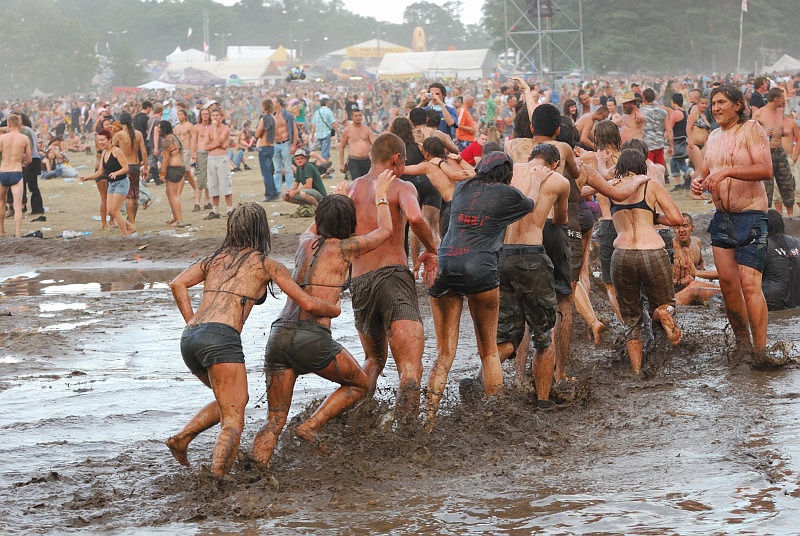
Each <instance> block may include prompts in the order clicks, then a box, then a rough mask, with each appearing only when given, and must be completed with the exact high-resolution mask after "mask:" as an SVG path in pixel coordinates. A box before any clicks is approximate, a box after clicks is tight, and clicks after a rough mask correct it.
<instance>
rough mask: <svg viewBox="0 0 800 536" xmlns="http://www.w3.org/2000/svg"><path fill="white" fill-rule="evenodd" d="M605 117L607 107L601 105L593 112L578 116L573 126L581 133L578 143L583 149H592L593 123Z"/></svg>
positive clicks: (606, 115)
mask: <svg viewBox="0 0 800 536" xmlns="http://www.w3.org/2000/svg"><path fill="white" fill-rule="evenodd" d="M605 119H608V108H606V107H605V106H601V107H599V108H598V109H597V110H595V111H594V112H593V113H590V114H586V115H582V116H580V117H579V118H578V120H577V121H576V122H575V128H576V129H578V133H579V134H580V135H581V141H580V143H581V145H583V147H584V149H588V150H590V151H594V149H595V145H594V125H595V124H596V123H597V122H598V121H603V120H605Z"/></svg>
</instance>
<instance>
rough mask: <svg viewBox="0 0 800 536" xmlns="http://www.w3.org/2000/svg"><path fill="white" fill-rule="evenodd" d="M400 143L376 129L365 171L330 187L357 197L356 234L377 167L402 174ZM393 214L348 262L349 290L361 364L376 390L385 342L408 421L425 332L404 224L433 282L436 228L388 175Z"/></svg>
mask: <svg viewBox="0 0 800 536" xmlns="http://www.w3.org/2000/svg"><path fill="white" fill-rule="evenodd" d="M405 152H406V149H405V144H404V143H403V141H402V140H401V139H400V138H399V137H397V136H396V135H394V134H391V133H387V134H381V135H380V136H378V137H377V138H376V139H375V142H374V143H373V144H372V149H371V150H370V160H371V162H372V166H371V167H370V170H369V173H367V174H366V175H364V176H363V177H361V178H358V179H356V180H355V181H354V182H353V183H352V184H349V185H347V186H345V185H344V184H341V185H339V186H338V187H337V188H336V190H335V193H344V190H345V188H346V190H347V193H348V195H349V196H350V197H352V198H353V200H354V201H355V204H356V218H357V220H356V221H357V222H358V223H357V226H356V234H359V235H363V234H368V233H370V232H372V231H373V230H374V229H376V228H377V226H378V224H377V207H376V201H375V183H376V181H377V180H378V177H379V176H380V174H381V173H382V172H383V171H385V170H391V171H392V172H393V173H394V174H395V175H396V176H398V177H399V176H401V175H403V173H404V168H405ZM383 202H388V203H389V208H390V210H391V213H392V229H393V231H392V236H391V238H389V239H388V240H386V241H385V242H384V243H383V244H382V245H381V246H380V247H378V248H376V249H375V250H373V251H371V252H370V253H367V254H366V255H362V256H361V257H358V258H357V259H355V260H354V261H353V265H352V266H353V280H352V282H351V285H350V293H351V295H352V300H353V311H354V314H355V323H356V329H357V330H358V335H359V337H360V338H361V344H362V346H363V348H364V355H365V360H364V365H363V368H364V370H365V372H366V373H367V376H368V377H369V380H370V393H373V392H374V390H375V387H376V385H377V382H378V376H379V375H380V373H381V371H382V370H383V368H384V366H385V365H386V359H387V357H388V348H387V343H388V347H390V348H391V350H392V356H393V357H394V360H395V363H396V365H397V372H398V375H399V376H400V383H399V387H398V390H397V406H396V408H395V421H396V422H398V423H399V424H400V425H413V424H414V423H415V422H416V419H417V415H418V413H419V403H420V381H421V379H422V353H423V351H424V349H425V337H424V333H423V329H422V320H421V317H420V313H419V302H418V299H417V290H416V287H415V284H414V276H413V275H412V274H411V271H410V270H409V269H408V257H407V255H406V251H405V228H406V223H408V224H409V225H410V227H411V230H412V231H413V232H414V234H415V235H417V237H419V239H420V240H421V241H422V245H423V246H424V247H425V253H423V254H422V255H421V256H420V258H419V259H415V261H414V265H415V266H414V268H415V269H416V266H417V263H418V262H422V263H423V264H424V265H425V275H426V280H427V281H428V283H429V284H430V282H432V281H433V276H434V275H435V273H436V266H437V259H436V247H437V244H436V243H435V242H434V238H433V234H432V233H431V229H430V227H429V226H428V224H427V223H426V222H425V219H424V218H423V217H422V213H421V212H420V208H419V203H418V202H417V190H416V188H414V186H413V185H412V184H410V183H408V182H405V181H394V182H392V184H391V186H390V188H389V193H388V195H387V197H386V199H385V200H383V199H379V200H378V201H377V203H383Z"/></svg>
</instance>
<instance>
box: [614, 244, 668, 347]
mask: <svg viewBox="0 0 800 536" xmlns="http://www.w3.org/2000/svg"><path fill="white" fill-rule="evenodd" d="M611 279H612V281H613V283H614V289H615V290H616V291H617V303H618V304H619V312H620V314H621V315H622V322H623V323H624V324H625V326H626V328H627V330H626V332H625V340H626V341H629V340H641V338H642V336H641V327H642V322H643V319H644V316H643V310H644V309H643V304H642V294H643V293H644V295H645V296H646V297H647V303H648V307H649V310H650V313H651V316H652V313H653V311H655V310H656V308H657V307H659V306H661V305H672V306H673V307H674V306H675V287H674V285H673V282H672V264H671V263H670V262H669V255H667V252H666V250H664V249H663V248H661V249H615V250H614V254H613V255H612V256H611Z"/></svg>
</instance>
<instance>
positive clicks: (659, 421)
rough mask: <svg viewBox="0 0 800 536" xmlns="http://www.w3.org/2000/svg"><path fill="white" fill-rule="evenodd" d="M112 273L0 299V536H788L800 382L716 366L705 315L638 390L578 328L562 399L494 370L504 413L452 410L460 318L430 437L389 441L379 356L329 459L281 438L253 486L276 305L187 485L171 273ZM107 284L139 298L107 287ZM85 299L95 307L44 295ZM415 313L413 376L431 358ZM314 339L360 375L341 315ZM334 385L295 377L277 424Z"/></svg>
mask: <svg viewBox="0 0 800 536" xmlns="http://www.w3.org/2000/svg"><path fill="white" fill-rule="evenodd" d="M115 269H116V268H115ZM115 269H109V270H105V269H104V270H92V271H90V272H89V273H87V274H83V275H85V276H86V278H85V279H79V278H78V277H77V275H76V273H75V271H74V270H72V269H71V271H70V272H69V273H67V272H64V273H61V274H59V273H56V272H57V270H52V271H47V272H45V271H42V272H41V274H38V275H35V276H29V279H37V278H38V282H37V283H35V284H34V283H33V282H30V281H29V282H28V283H26V285H27V287H26V289H27V290H26V291H25V292H20V293H17V294H9V293H7V292H6V291H5V290H4V291H3V292H4V293H5V294H6V295H5V297H4V298H3V299H2V301H0V309H4V310H7V311H9V312H10V313H11V314H12V316H11V317H0V322H2V326H3V330H2V333H1V334H0V363H1V364H2V367H0V407H3V408H4V410H5V411H3V412H1V413H0V431H2V437H3V439H4V441H3V442H2V443H0V455H1V456H2V459H3V460H4V463H3V464H0V517H2V518H3V519H6V522H5V523H4V529H3V531H4V532H8V533H15V532H19V533H42V534H44V533H52V534H61V533H65V532H79V533H85V532H87V531H89V532H109V533H125V534H133V533H140V534H174V533H182V534H235V533H239V534H263V533H270V532H272V533H274V532H278V531H280V532H281V533H321V532H326V533H331V534H342V533H354V534H375V533H385V534H464V533H468V534H469V533H508V532H514V533H525V534H531V533H546V534H575V533H581V534H587V533H589V534H621V533H625V534H654V533H659V534H660V533H681V534H692V533H694V534H701V533H702V534H708V533H740V532H741V533H758V534H786V533H792V532H795V531H796V527H797V526H800V461H799V460H800V433H799V430H800V426H798V419H800V411H798V408H800V377H798V375H797V370H796V369H795V368H793V367H790V368H787V369H784V370H778V371H751V370H749V369H748V368H747V367H745V366H740V367H737V368H735V369H730V368H729V367H728V366H727V365H726V363H725V356H724V347H725V344H726V330H725V322H724V321H723V319H722V317H723V312H722V309H721V306H720V305H719V303H714V302H712V304H711V305H709V306H706V307H687V308H684V309H681V312H680V317H679V321H680V324H681V325H682V326H684V327H685V335H684V342H683V343H681V345H680V346H679V347H678V348H677V349H674V350H667V349H666V348H665V346H664V345H663V341H661V343H662V344H661V345H660V346H658V347H657V349H656V350H655V352H654V353H653V354H652V355H650V356H648V357H647V358H646V360H645V374H644V376H643V377H642V378H634V377H632V376H631V375H630V374H629V373H628V367H627V362H626V359H623V357H622V356H621V355H620V353H619V352H618V350H617V349H616V347H615V345H614V339H615V336H616V335H617V334H618V333H619V329H618V326H616V325H612V328H611V329H610V332H609V333H607V334H606V336H605V342H604V343H603V345H601V347H599V348H595V347H594V346H592V345H590V344H589V343H588V342H587V337H586V326H585V325H584V324H583V323H582V322H581V321H580V320H576V325H575V331H574V336H573V350H572V359H571V361H572V362H571V367H570V370H571V373H572V375H574V376H575V378H576V380H575V381H574V382H571V383H570V384H568V385H566V386H564V387H561V388H560V389H559V390H558V392H559V394H560V395H561V397H562V402H561V403H560V404H559V405H557V406H555V407H554V408H551V409H545V410H542V409H537V408H535V407H534V406H533V404H532V403H531V397H530V396H529V395H526V394H517V393H515V392H514V391H513V388H511V387H510V385H511V381H510V380H511V377H512V373H511V372H510V367H509V369H507V371H508V373H507V376H506V378H507V383H506V384H507V386H508V389H507V391H508V397H507V398H506V399H503V400H499V401H495V402H491V403H489V404H488V405H478V406H466V405H464V404H462V403H461V402H460V400H459V398H458V380H459V379H461V378H462V377H464V376H466V375H468V374H470V375H471V374H474V373H475V371H476V370H477V363H478V360H477V356H476V352H475V341H474V335H473V332H472V326H471V320H470V318H469V315H468V313H467V312H466V311H465V313H464V315H463V316H462V324H461V337H460V342H459V350H458V355H457V358H456V362H455V364H454V366H453V370H452V372H451V375H450V381H449V384H448V392H447V394H446V404H445V405H444V407H443V408H442V411H441V415H440V417H439V419H438V421H437V426H436V429H435V430H434V432H433V433H432V434H430V435H418V436H415V437H411V438H406V437H399V436H397V435H396V434H395V433H394V432H392V431H391V426H389V425H387V416H388V414H389V412H390V410H391V407H392V405H393V402H392V397H393V387H394V386H395V385H396V384H397V375H396V370H395V368H394V364H393V362H392V361H391V359H390V360H389V363H388V364H387V368H386V377H384V378H381V380H380V385H379V391H378V393H377V394H376V399H375V401H372V402H370V403H365V404H363V405H362V406H360V407H359V408H357V409H356V410H354V411H352V412H351V413H350V414H348V415H346V416H344V417H342V418H340V419H338V420H337V421H335V422H332V423H331V424H330V426H329V427H328V430H327V431H326V434H327V439H328V445H329V446H330V447H332V448H333V450H334V456H333V457H331V458H325V457H320V456H317V455H316V454H315V453H314V452H313V451H311V450H310V449H309V448H307V447H306V446H305V445H299V444H295V443H294V442H292V440H291V439H290V438H289V437H288V435H289V434H286V433H285V434H284V437H283V439H282V441H281V443H280V446H279V450H278V452H277V453H276V455H275V457H274V460H273V464H272V467H271V468H270V469H267V470H264V469H260V468H257V467H254V466H252V464H251V463H250V462H249V461H248V458H247V456H246V454H245V453H246V452H247V451H248V450H249V448H250V445H251V444H252V438H253V435H254V434H255V433H256V431H257V430H258V429H259V428H260V426H261V425H262V423H263V422H264V418H265V412H266V408H265V404H264V402H263V401H262V400H261V398H262V395H263V394H264V391H265V387H264V378H263V373H262V371H261V365H262V356H263V347H264V344H265V342H266V336H267V334H268V332H269V325H270V323H271V322H272V320H273V319H274V318H275V317H276V315H277V314H278V312H279V311H280V309H281V307H282V304H283V299H282V296H281V295H279V297H280V298H281V299H280V300H275V299H271V298H270V299H269V300H268V301H267V303H266V304H265V305H264V306H261V307H256V308H255V309H254V311H253V314H252V315H251V318H250V319H249V320H248V323H247V325H246V326H245V329H244V333H243V337H242V339H243V344H244V348H245V355H246V356H247V367H248V381H249V386H250V403H249V404H248V407H247V418H246V422H245V431H244V434H243V438H242V450H243V452H244V453H243V454H242V455H241V456H240V459H239V460H238V461H237V463H236V465H235V466H234V470H233V473H232V475H231V476H230V477H228V478H226V479H223V480H221V481H220V480H215V479H211V478H208V477H207V476H204V474H203V473H202V472H201V471H200V470H199V469H198V466H199V465H200V464H204V463H205V464H207V463H208V462H209V459H210V452H211V447H212V444H213V440H214V437H215V430H210V431H208V432H206V433H205V434H201V435H200V436H199V437H198V438H197V439H196V440H195V442H194V443H193V444H192V445H191V446H190V449H189V457H190V460H191V461H192V462H193V463H194V464H195V466H194V467H193V468H190V469H185V468H183V467H180V466H179V465H178V464H177V463H175V461H174V460H173V459H172V457H171V456H170V455H169V452H168V451H167V449H166V448H165V447H164V446H163V443H162V441H163V440H164V439H165V438H166V437H168V436H169V435H170V434H172V433H174V432H175V431H177V430H178V429H180V428H181V427H182V426H183V424H184V423H185V422H186V421H187V420H188V419H189V418H190V417H191V416H192V415H193V414H194V413H195V412H196V411H197V410H198V409H199V408H200V407H202V406H203V405H204V404H206V403H208V402H209V401H210V400H211V399H212V396H211V393H210V391H209V390H208V389H206V388H205V387H203V386H202V384H200V382H199V381H197V380H196V379H195V378H194V377H192V376H191V374H189V373H188V371H187V370H186V368H185V366H184V364H183V362H182V360H181V357H180V353H179V350H178V345H179V338H180V333H181V330H182V328H183V322H182V319H181V317H180V314H179V313H178V311H177V309H176V308H175V306H174V304H173V303H172V299H171V296H170V293H169V290H168V289H167V288H166V286H165V285H166V283H167V282H168V281H169V280H170V279H171V278H172V277H174V275H175V274H177V273H178V271H179V270H180V268H167V267H161V268H155V270H164V271H163V273H162V272H158V273H156V272H153V274H155V275H151V274H149V273H148V272H147V271H146V270H142V274H143V275H142V276H141V277H139V276H136V277H133V276H130V274H127V275H126V274H118V273H114V270H115ZM19 275H26V274H22V273H17V274H8V276H9V277H11V276H19ZM83 275H81V277H83ZM126 278H127V279H126ZM113 281H117V282H118V283H120V284H122V283H121V282H122V281H125V283H124V285H126V286H130V285H133V286H137V285H141V287H140V288H138V289H128V288H127V287H126V288H124V289H123V288H119V289H116V288H107V289H104V285H106V284H110V283H111V282H113ZM4 283H5V282H4ZM89 283H97V284H98V285H99V288H98V287H91V288H82V289H78V290H75V291H69V292H58V293H53V292H46V289H47V288H48V287H53V286H68V285H74V284H79V285H88V284H89ZM37 285H38V286H37ZM4 288H7V287H4ZM34 290H36V291H35V292H34ZM192 295H193V296H195V297H196V298H197V297H199V291H193V292H192ZM195 303H197V301H195ZM421 303H422V305H423V307H422V309H423V317H424V318H425V322H426V333H427V334H428V339H427V341H426V355H425V361H424V364H425V377H427V374H428V371H429V369H430V365H431V362H432V358H433V356H434V353H435V341H434V340H433V328H432V324H431V322H430V311H429V310H428V308H427V306H425V301H424V300H422V301H421ZM597 307H598V309H600V312H601V313H602V314H606V316H607V317H610V316H611V315H610V313H609V311H607V310H605V309H604V305H603V304H597ZM54 326H55V327H54ZM333 334H334V337H335V338H336V339H337V340H339V341H340V342H341V343H342V344H343V345H345V346H346V347H347V348H348V349H349V350H350V351H351V352H352V353H353V354H354V355H355V356H356V358H357V359H358V360H359V361H360V360H362V359H363V352H362V350H361V346H360V343H359V342H358V337H357V334H356V332H355V330H354V328H353V318H352V310H351V308H350V302H349V299H345V300H344V301H343V314H342V316H341V317H340V318H339V319H336V320H335V321H334V324H333ZM778 339H782V340H784V341H788V342H790V343H791V342H794V343H797V342H798V341H800V326H799V325H798V323H797V322H796V317H795V316H794V315H793V314H791V312H784V313H781V314H775V315H773V316H771V318H770V340H771V342H777V341H778ZM790 351H791V352H793V353H794V354H796V350H790ZM333 388H334V386H333V384H330V383H328V382H327V381H325V380H321V379H319V378H317V377H315V376H305V377H302V378H301V379H300V380H298V383H297V387H296V390H295V397H294V401H293V405H292V414H291V415H292V416H295V417H298V418H299V416H298V414H299V413H300V412H303V411H310V410H311V408H312V407H313V401H314V400H317V399H320V398H322V397H324V396H326V395H327V394H328V393H330V392H331V391H332V390H333ZM290 426H291V425H290Z"/></svg>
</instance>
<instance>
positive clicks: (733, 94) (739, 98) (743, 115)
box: [708, 84, 747, 124]
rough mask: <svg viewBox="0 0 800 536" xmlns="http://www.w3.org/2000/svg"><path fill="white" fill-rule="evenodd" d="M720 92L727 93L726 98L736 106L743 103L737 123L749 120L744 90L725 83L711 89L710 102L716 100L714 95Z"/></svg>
mask: <svg viewBox="0 0 800 536" xmlns="http://www.w3.org/2000/svg"><path fill="white" fill-rule="evenodd" d="M718 93H722V94H723V95H725V98H727V99H728V100H729V101H731V102H732V103H733V105H734V106H736V105H737V104H740V105H741V108H739V111H738V112H737V118H736V122H737V123H739V124H742V123H744V122H745V121H747V106H745V103H744V95H742V92H741V91H739V88H738V87H736V86H732V85H730V84H723V85H721V86H719V87H715V88H714V89H712V90H711V96H710V97H709V100H708V101H709V103H710V102H711V101H713V100H714V96H715V95H717V94H718Z"/></svg>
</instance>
